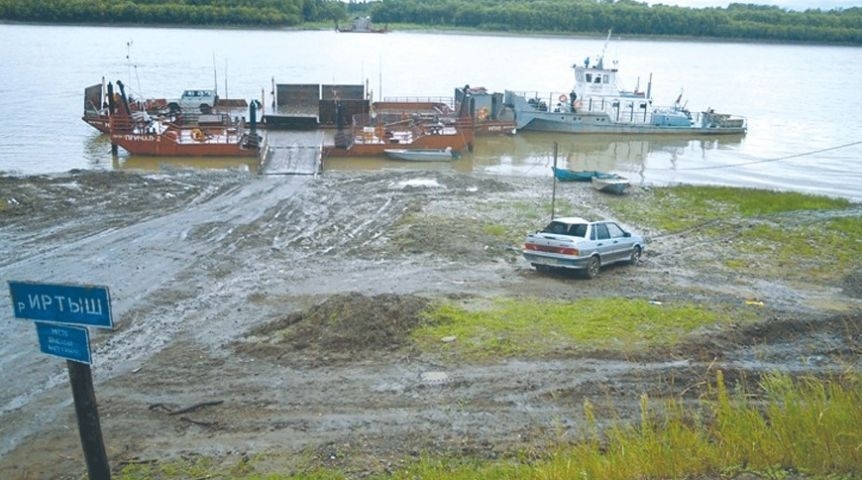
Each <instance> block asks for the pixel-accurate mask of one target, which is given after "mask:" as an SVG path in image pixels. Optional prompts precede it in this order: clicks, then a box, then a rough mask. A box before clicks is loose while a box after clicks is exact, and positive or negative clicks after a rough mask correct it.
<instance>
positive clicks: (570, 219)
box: [552, 217, 593, 223]
mask: <svg viewBox="0 0 862 480" xmlns="http://www.w3.org/2000/svg"><path fill="white" fill-rule="evenodd" d="M552 221H553V222H562V223H593V222H591V221H589V220H584V219H583V218H581V217H557V218H555V219H553V220H552Z"/></svg>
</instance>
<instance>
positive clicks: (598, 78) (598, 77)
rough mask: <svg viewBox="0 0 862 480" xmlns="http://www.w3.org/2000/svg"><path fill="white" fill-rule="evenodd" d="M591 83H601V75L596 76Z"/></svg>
mask: <svg viewBox="0 0 862 480" xmlns="http://www.w3.org/2000/svg"><path fill="white" fill-rule="evenodd" d="M593 83H602V76H601V75H596V79H595V81H594V82H593Z"/></svg>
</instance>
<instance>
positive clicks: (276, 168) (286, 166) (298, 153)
mask: <svg viewBox="0 0 862 480" xmlns="http://www.w3.org/2000/svg"><path fill="white" fill-rule="evenodd" d="M322 170H323V148H322V147H320V146H309V145H299V144H294V145H270V146H267V147H266V152H265V153H264V156H263V160H262V161H261V168H260V173H261V174H263V175H317V174H319V173H320V172H321V171H322Z"/></svg>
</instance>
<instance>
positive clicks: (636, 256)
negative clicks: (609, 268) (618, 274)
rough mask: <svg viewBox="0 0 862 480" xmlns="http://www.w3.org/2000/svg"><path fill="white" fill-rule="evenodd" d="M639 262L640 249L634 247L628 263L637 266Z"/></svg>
mask: <svg viewBox="0 0 862 480" xmlns="http://www.w3.org/2000/svg"><path fill="white" fill-rule="evenodd" d="M640 262H641V247H638V246H635V248H633V249H632V256H631V257H629V263H631V264H632V265H637V264H639V263H640Z"/></svg>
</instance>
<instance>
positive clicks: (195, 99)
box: [168, 89, 218, 113]
mask: <svg viewBox="0 0 862 480" xmlns="http://www.w3.org/2000/svg"><path fill="white" fill-rule="evenodd" d="M216 103H218V94H217V93H216V92H215V90H206V89H200V90H185V91H183V94H182V95H181V96H180V98H179V99H177V100H174V101H171V102H169V103H168V108H170V109H171V111H177V110H182V111H184V112H195V113H209V112H211V111H212V109H213V107H215V105H216Z"/></svg>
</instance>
